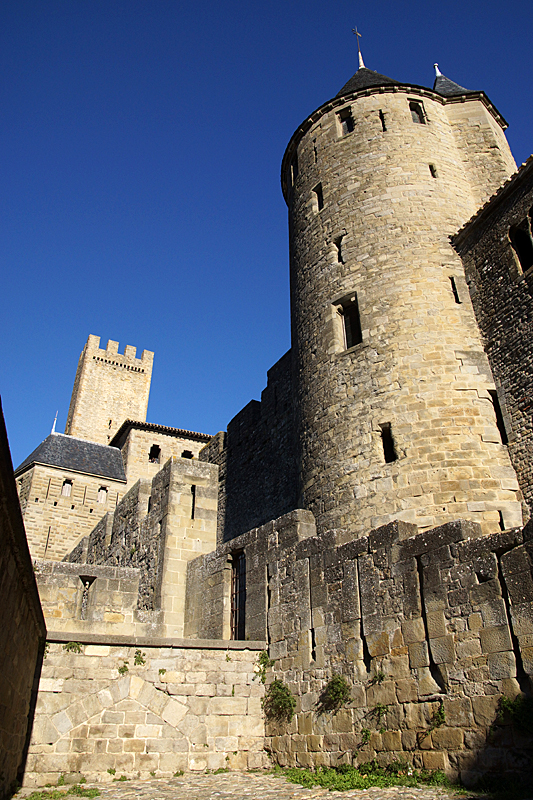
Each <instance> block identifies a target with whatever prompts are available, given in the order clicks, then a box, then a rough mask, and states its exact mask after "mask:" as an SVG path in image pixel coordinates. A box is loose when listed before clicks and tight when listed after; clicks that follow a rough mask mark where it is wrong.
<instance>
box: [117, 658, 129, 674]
mask: <svg viewBox="0 0 533 800" xmlns="http://www.w3.org/2000/svg"><path fill="white" fill-rule="evenodd" d="M128 663H129V662H128V661H124V663H123V664H122V666H121V667H119V668H118V674H119V675H125V674H126V672H128V670H129V667H128Z"/></svg>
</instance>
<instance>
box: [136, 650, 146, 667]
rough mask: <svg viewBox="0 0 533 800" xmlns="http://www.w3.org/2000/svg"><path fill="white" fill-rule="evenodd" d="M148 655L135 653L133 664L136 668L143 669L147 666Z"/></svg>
mask: <svg viewBox="0 0 533 800" xmlns="http://www.w3.org/2000/svg"><path fill="white" fill-rule="evenodd" d="M145 656H146V653H142V652H141V651H140V650H136V651H135V657H134V659H133V663H134V664H135V666H136V667H142V666H143V664H146V658H145Z"/></svg>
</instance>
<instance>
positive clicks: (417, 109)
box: [409, 100, 426, 125]
mask: <svg viewBox="0 0 533 800" xmlns="http://www.w3.org/2000/svg"><path fill="white" fill-rule="evenodd" d="M409 110H410V112H411V119H412V120H413V122H416V123H417V125H425V124H426V116H425V114H424V106H423V105H422V103H418V102H417V101H416V100H410V101H409Z"/></svg>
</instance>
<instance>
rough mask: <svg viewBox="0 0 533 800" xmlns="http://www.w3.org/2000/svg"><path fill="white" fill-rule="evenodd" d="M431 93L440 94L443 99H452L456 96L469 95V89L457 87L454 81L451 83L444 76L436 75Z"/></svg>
mask: <svg viewBox="0 0 533 800" xmlns="http://www.w3.org/2000/svg"><path fill="white" fill-rule="evenodd" d="M433 91H434V92H437V94H441V95H442V96H443V97H453V96H454V95H456V94H470V92H471V90H470V89H465V88H464V86H459V84H458V83H455V81H451V80H450V79H449V78H447V77H446V76H445V75H437V77H436V78H435V83H434V84H433Z"/></svg>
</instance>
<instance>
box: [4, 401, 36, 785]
mask: <svg viewBox="0 0 533 800" xmlns="http://www.w3.org/2000/svg"><path fill="white" fill-rule="evenodd" d="M0 605H1V608H2V625H1V629H0V797H1V798H4V797H5V798H7V797H11V794H12V791H13V787H14V785H15V784H16V782H17V780H20V778H21V774H22V771H23V768H24V761H25V756H26V744H27V736H28V735H29V731H30V729H31V723H32V720H33V709H34V705H35V699H36V691H37V684H38V681H39V674H40V671H41V663H42V658H43V651H44V642H45V639H46V627H45V622H44V617H43V612H42V611H41V606H40V603H39V595H38V593H37V586H36V583H35V576H34V574H33V568H32V563H31V558H30V554H29V551H28V545H27V543H26V537H25V534H24V523H23V521H22V516H21V513H20V507H19V503H18V498H17V489H16V486H15V481H14V478H13V465H12V463H11V455H10V452H9V445H8V441H7V434H6V429H5V425H4V418H3V415H2V410H1V407H0Z"/></svg>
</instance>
